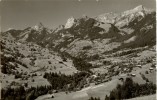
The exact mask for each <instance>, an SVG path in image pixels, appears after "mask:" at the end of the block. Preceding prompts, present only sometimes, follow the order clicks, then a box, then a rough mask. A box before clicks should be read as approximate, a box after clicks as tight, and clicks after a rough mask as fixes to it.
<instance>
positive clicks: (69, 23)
mask: <svg viewBox="0 0 157 100" xmlns="http://www.w3.org/2000/svg"><path fill="white" fill-rule="evenodd" d="M74 23H75V18H74V17H70V18H69V19H68V20H67V22H66V24H65V28H71V27H72V26H73V25H74Z"/></svg>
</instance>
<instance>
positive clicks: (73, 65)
mask: <svg viewBox="0 0 157 100" xmlns="http://www.w3.org/2000/svg"><path fill="white" fill-rule="evenodd" d="M1 36H2V38H1V44H0V45H1V51H0V54H1V65H0V66H1V78H0V82H1V84H2V87H1V88H2V89H1V90H3V91H2V97H3V99H2V100H13V99H11V98H13V97H14V99H15V100H25V99H26V98H27V100H34V99H37V100H46V99H50V100H51V99H52V100H65V98H66V100H80V99H81V100H87V99H89V98H90V97H91V96H93V97H100V99H101V100H104V99H105V96H106V95H107V96H109V95H110V92H111V91H113V90H114V89H115V88H116V87H117V84H123V83H124V81H123V80H125V79H127V78H128V77H129V78H131V79H132V80H133V82H135V83H137V84H138V85H139V86H140V85H142V84H144V85H145V84H156V69H155V67H156V52H155V50H156V49H155V47H156V12H155V11H154V10H150V9H148V8H145V7H143V6H142V5H140V6H137V7H135V8H133V9H131V10H128V11H124V12H122V13H105V14H102V15H98V16H97V17H94V18H92V17H88V16H82V17H80V18H77V19H76V18H74V17H71V18H69V19H68V20H67V22H66V24H65V25H60V26H59V27H58V28H56V29H49V28H47V27H45V26H44V25H43V24H42V23H39V24H37V25H35V26H32V27H27V28H25V29H21V30H16V29H10V30H7V31H6V32H2V33H1ZM153 89H154V88H153ZM8 91H12V92H8ZM21 91H23V94H21V95H19V96H17V97H15V96H14V95H15V94H17V95H18V94H19V93H21ZM152 91H154V90H152ZM153 93H154V92H153ZM13 94H14V95H13ZM150 94H151V93H150ZM137 96H139V95H137ZM141 96H143V95H141ZM52 97H54V98H52Z"/></svg>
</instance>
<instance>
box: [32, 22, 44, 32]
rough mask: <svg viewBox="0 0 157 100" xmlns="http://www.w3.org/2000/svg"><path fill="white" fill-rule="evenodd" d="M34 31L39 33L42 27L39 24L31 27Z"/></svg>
mask: <svg viewBox="0 0 157 100" xmlns="http://www.w3.org/2000/svg"><path fill="white" fill-rule="evenodd" d="M32 28H33V29H34V30H36V31H39V30H42V29H43V28H44V25H43V24H42V23H41V22H40V23H39V24H37V25H35V26H33V27H32Z"/></svg>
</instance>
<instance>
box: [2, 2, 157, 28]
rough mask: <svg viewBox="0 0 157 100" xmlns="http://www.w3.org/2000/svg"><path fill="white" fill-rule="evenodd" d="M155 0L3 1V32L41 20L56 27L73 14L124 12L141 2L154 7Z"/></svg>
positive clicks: (74, 15) (88, 14)
mask: <svg viewBox="0 0 157 100" xmlns="http://www.w3.org/2000/svg"><path fill="white" fill-rule="evenodd" d="M155 4H156V3H155V0H0V7H1V8H0V15H1V16H0V18H1V20H0V23H1V31H6V30H8V29H9V28H14V29H24V28H27V27H32V26H34V25H36V24H38V23H39V22H41V23H43V25H44V26H45V27H48V28H51V29H54V28H56V27H58V26H59V25H65V23H66V21H67V19H68V18H70V17H72V16H73V17H74V18H79V17H81V16H83V15H87V16H89V17H96V16H98V15H100V14H104V13H108V12H116V13H118V12H123V11H126V10H129V9H133V8H135V7H136V6H138V5H143V6H144V7H146V8H151V9H155Z"/></svg>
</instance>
